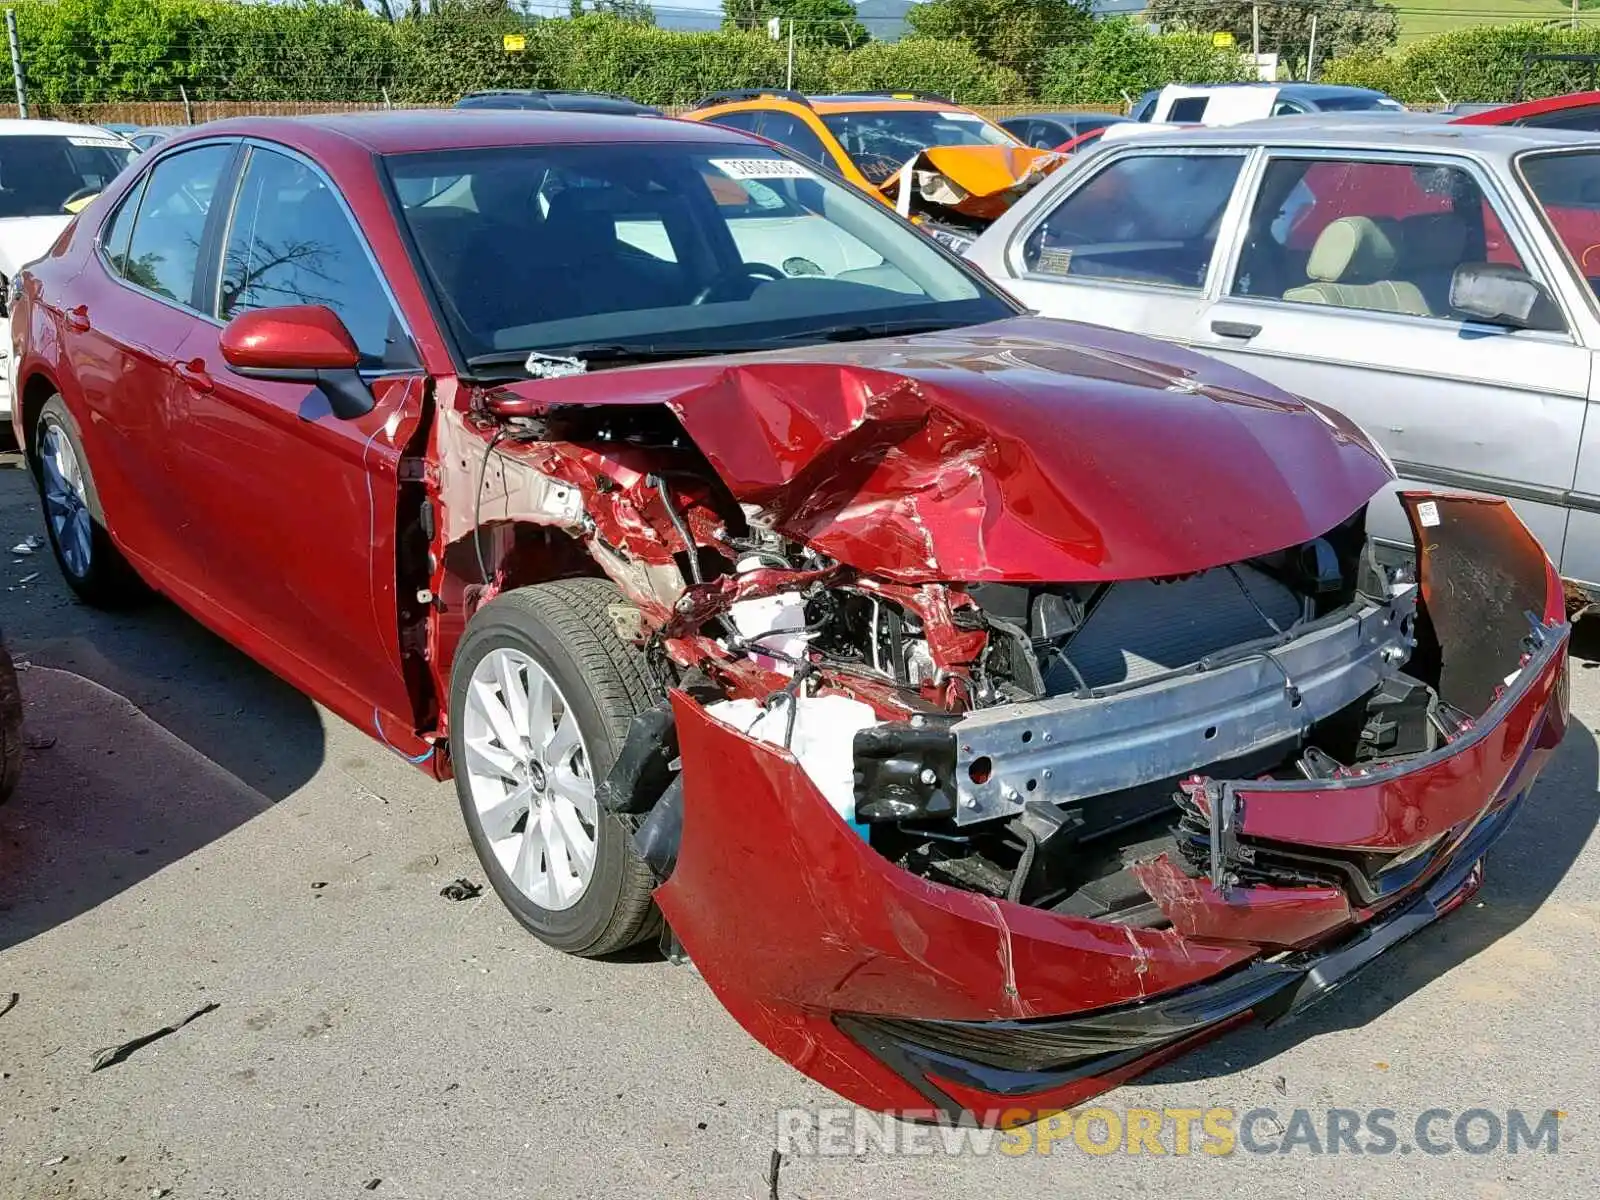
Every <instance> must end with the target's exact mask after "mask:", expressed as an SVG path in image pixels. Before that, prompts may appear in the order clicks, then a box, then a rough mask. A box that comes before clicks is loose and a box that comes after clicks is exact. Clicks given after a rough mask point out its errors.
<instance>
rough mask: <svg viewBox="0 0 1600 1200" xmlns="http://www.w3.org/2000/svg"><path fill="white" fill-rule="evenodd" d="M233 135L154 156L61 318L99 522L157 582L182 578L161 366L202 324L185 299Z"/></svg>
mask: <svg viewBox="0 0 1600 1200" xmlns="http://www.w3.org/2000/svg"><path fill="white" fill-rule="evenodd" d="M236 147H237V143H235V142H231V141H228V142H215V143H208V144H205V145H201V146H197V147H195V148H194V149H192V150H186V151H184V152H182V153H179V154H173V155H170V156H168V157H166V158H163V159H161V160H160V161H159V162H157V163H156V165H155V167H154V169H153V170H151V171H150V172H149V173H148V174H147V175H145V176H144V177H143V178H141V179H140V181H139V182H138V183H136V184H135V185H134V186H133V188H131V189H130V190H129V191H128V192H127V194H126V195H125V196H123V197H122V199H121V201H120V202H119V204H118V205H117V207H116V209H115V210H114V211H113V213H112V214H111V216H110V218H109V219H108V220H107V222H106V224H105V225H104V226H103V227H102V229H101V232H100V237H99V239H98V247H97V249H98V253H97V254H96V256H95V258H94V259H93V260H92V261H91V262H90V263H89V264H88V265H87V266H86V267H85V268H84V271H83V274H82V275H81V276H80V277H79V280H78V283H77V286H76V287H75V288H74V296H73V299H74V300H75V301H77V303H76V304H75V305H74V306H73V307H72V308H71V309H69V310H68V311H66V312H64V313H62V314H61V315H60V318H59V319H60V321H61V323H62V324H63V325H64V326H65V329H66V336H65V337H64V339H63V343H62V344H63V347H64V349H65V353H66V356H67V359H68V361H69V363H70V364H71V371H70V372H68V374H67V378H69V379H71V380H73V381H75V383H76V386H77V387H78V388H79V389H80V391H81V395H80V396H79V397H78V399H79V400H81V402H82V407H81V409H79V410H78V411H79V412H80V413H81V414H82V419H81V422H80V424H81V426H82V428H81V429H80V434H81V436H82V439H83V443H84V448H85V450H86V452H87V453H88V455H89V459H90V461H91V462H92V463H93V464H94V476H95V484H96V487H97V489H98V491H99V493H100V499H101V502H102V504H103V505H104V507H105V511H106V513H107V514H108V518H107V519H108V524H109V526H110V529H111V532H112V534H113V536H114V537H115V538H116V539H117V541H118V542H119V543H120V544H121V546H122V548H123V549H124V550H125V551H126V552H127V553H128V554H129V555H130V556H131V557H132V558H134V559H135V560H137V561H138V564H139V566H140V568H141V569H142V570H144V571H145V572H146V574H148V575H150V576H152V577H153V578H155V579H156V580H157V582H160V583H161V584H162V585H163V586H165V585H166V582H167V579H168V577H169V576H174V575H175V576H180V577H181V576H186V575H192V574H193V573H194V570H195V568H196V566H197V564H196V563H195V562H194V561H193V559H192V557H191V556H190V547H189V543H188V540H187V539H188V535H189V532H190V522H191V518H192V516H193V514H192V513H190V512H189V511H187V510H185V509H184V508H182V507H181V506H179V505H177V504H176V503H175V502H174V498H173V496H172V494H171V492H170V489H169V487H168V483H169V475H168V472H167V471H166V469H165V464H166V461H167V455H168V454H169V453H170V451H171V449H172V447H173V445H174V443H175V441H176V440H181V436H182V435H181V431H180V430H174V429H173V428H172V426H171V425H170V423H169V419H168V418H169V409H168V402H169V401H170V399H171V390H172V384H173V378H172V372H171V368H172V364H173V362H174V361H175V359H176V356H177V353H178V350H179V347H180V346H182V344H183V342H184V341H185V340H186V339H187V338H188V337H190V336H191V335H192V334H193V333H194V332H195V330H196V329H198V328H200V327H203V326H204V325H205V320H204V319H203V318H202V317H201V315H200V313H199V312H198V311H197V310H196V308H195V305H194V285H195V282H196V279H197V278H198V274H199V263H200V258H201V245H202V243H203V242H204V240H205V236H206V229H207V222H208V218H209V215H210V207H211V200H212V197H213V196H214V195H215V194H216V193H217V191H218V188H219V187H220V186H221V185H222V182H223V180H224V178H225V176H226V175H227V172H228V167H229V163H230V160H231V159H232V157H233V154H234V151H235V149H236Z"/></svg>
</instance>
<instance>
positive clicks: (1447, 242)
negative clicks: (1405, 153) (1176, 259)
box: [1232, 159, 1522, 320]
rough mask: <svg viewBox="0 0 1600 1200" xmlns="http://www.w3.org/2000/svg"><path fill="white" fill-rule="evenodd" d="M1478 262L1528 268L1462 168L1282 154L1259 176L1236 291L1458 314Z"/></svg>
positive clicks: (1305, 301)
mask: <svg viewBox="0 0 1600 1200" xmlns="http://www.w3.org/2000/svg"><path fill="white" fill-rule="evenodd" d="M1474 262H1478V263H1481V262H1497V263H1504V264H1505V265H1508V266H1512V267H1516V268H1518V269H1519V270H1520V269H1522V261H1521V258H1520V256H1519V255H1518V254H1517V252H1516V249H1515V248H1514V247H1513V246H1512V245H1511V243H1510V240H1509V238H1508V237H1507V236H1506V233H1505V229H1504V226H1503V225H1502V223H1501V222H1500V221H1499V219H1498V218H1497V217H1496V215H1495V212H1494V209H1493V206H1492V205H1491V204H1490V202H1489V200H1488V198H1487V197H1486V196H1485V195H1484V193H1483V189H1482V188H1480V187H1479V186H1478V183H1477V181H1476V179H1474V178H1473V176H1472V174H1471V172H1469V171H1467V170H1466V169H1465V168H1462V167H1456V166H1449V165H1445V164H1439V163H1397V162H1371V161H1368V162H1353V161H1334V160H1329V159H1277V160H1275V161H1273V162H1272V163H1270V164H1269V165H1268V167H1267V169H1266V171H1265V172H1264V174H1263V176H1262V180H1261V185H1260V188H1259V190H1258V192H1257V195H1256V201H1255V207H1254V209H1253V210H1252V212H1251V214H1250V221H1249V224H1248V226H1247V228H1246V233H1245V240H1244V247H1243V249H1242V251H1241V253H1240V256H1239V267H1238V270H1237V271H1236V273H1235V276H1234V282H1233V288H1232V292H1233V294H1234V295H1235V296H1256V297H1263V298H1270V299H1276V300H1288V301H1292V302H1295V303H1301V304H1323V305H1330V306H1333V307H1336V308H1352V309H1360V310H1363V311H1367V312H1381V313H1391V314H1405V315H1409V316H1416V317H1441V318H1445V319H1449V320H1461V319H1463V318H1462V316H1461V315H1460V314H1458V313H1456V312H1455V311H1454V310H1453V309H1452V308H1451V307H1450V284H1451V280H1452V278H1453V276H1454V274H1455V270H1456V268H1457V267H1458V266H1460V265H1462V264H1463V263H1474Z"/></svg>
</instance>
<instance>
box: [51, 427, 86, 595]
mask: <svg viewBox="0 0 1600 1200" xmlns="http://www.w3.org/2000/svg"><path fill="white" fill-rule="evenodd" d="M40 461H41V466H42V468H43V478H42V480H41V483H42V489H43V494H44V509H45V518H46V520H48V521H49V522H50V532H51V534H52V535H53V536H54V538H55V543H56V548H57V549H58V550H59V551H60V553H61V562H62V565H64V566H65V567H66V569H67V570H68V571H69V572H70V573H71V574H72V576H73V578H75V579H83V578H84V577H86V576H87V575H88V574H89V560H90V553H91V549H90V548H91V547H92V545H93V528H94V527H93V524H92V523H91V520H90V517H89V496H88V492H87V489H86V485H85V483H84V478H83V467H82V465H81V464H80V463H79V462H78V452H77V450H76V449H74V447H73V445H72V439H71V438H69V437H68V436H67V435H66V433H65V431H63V430H62V428H61V426H59V425H57V424H55V423H54V422H50V423H48V424H47V425H46V426H45V431H44V438H43V441H42V445H41V446H40Z"/></svg>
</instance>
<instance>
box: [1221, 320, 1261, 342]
mask: <svg viewBox="0 0 1600 1200" xmlns="http://www.w3.org/2000/svg"><path fill="white" fill-rule="evenodd" d="M1211 332H1212V333H1215V334H1217V335H1219V336H1221V337H1226V338H1239V339H1241V340H1243V341H1249V340H1250V339H1251V338H1253V337H1255V336H1256V334H1258V333H1260V332H1261V326H1259V325H1250V324H1247V323H1246V322H1244V321H1213V322H1211Z"/></svg>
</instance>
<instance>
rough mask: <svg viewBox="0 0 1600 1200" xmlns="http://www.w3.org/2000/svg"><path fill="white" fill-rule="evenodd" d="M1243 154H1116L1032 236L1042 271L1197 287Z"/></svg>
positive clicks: (1027, 247) (1029, 253)
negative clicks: (1123, 156)
mask: <svg viewBox="0 0 1600 1200" xmlns="http://www.w3.org/2000/svg"><path fill="white" fill-rule="evenodd" d="M1243 162H1244V159H1243V157H1242V156H1241V155H1237V154H1144V155H1131V156H1129V157H1126V158H1121V159H1118V160H1117V161H1116V162H1113V163H1111V164H1110V165H1109V166H1107V167H1106V168H1105V169H1103V170H1102V171H1100V172H1099V173H1098V174H1096V175H1095V176H1094V178H1092V179H1091V180H1089V181H1088V183H1086V184H1084V185H1083V186H1082V187H1080V188H1078V189H1077V190H1076V191H1074V192H1072V193H1071V194H1069V195H1068V196H1067V197H1066V198H1065V199H1064V200H1062V201H1061V202H1060V204H1058V205H1057V206H1056V208H1055V210H1054V211H1053V212H1051V214H1050V215H1049V216H1048V217H1047V218H1046V219H1045V221H1044V224H1043V225H1041V226H1040V227H1039V228H1038V229H1036V230H1035V231H1034V232H1033V233H1032V235H1030V236H1029V238H1028V240H1027V242H1026V243H1025V244H1024V246H1023V261H1024V263H1025V265H1026V267H1027V269H1028V270H1029V271H1030V272H1034V273H1036V274H1039V275H1051V276H1070V277H1072V278H1074V279H1077V278H1085V279H1114V280H1120V281H1123V282H1128V283H1149V284H1157V285H1160V286H1164V287H1181V288H1198V287H1200V286H1202V284H1204V282H1205V278H1206V272H1207V270H1208V269H1209V268H1210V266H1211V256H1212V254H1213V253H1214V252H1215V250H1216V245H1217V231H1218V229H1219V228H1220V226H1221V224H1222V215H1223V212H1224V211H1225V210H1226V209H1227V206H1228V200H1229V198H1230V197H1231V196H1232V195H1233V189H1234V184H1235V183H1236V182H1237V180H1238V178H1239V169H1240V166H1241V165H1242V163H1243Z"/></svg>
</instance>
